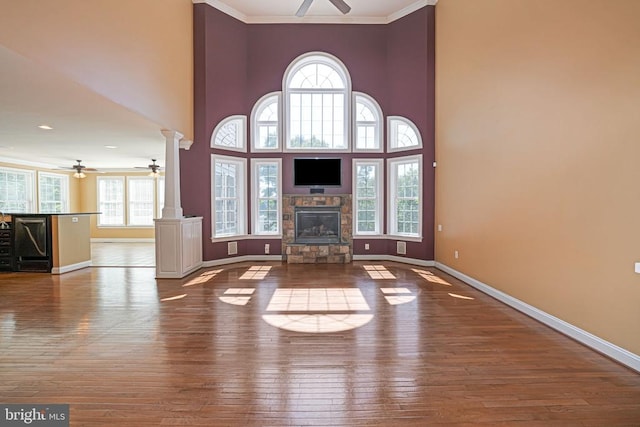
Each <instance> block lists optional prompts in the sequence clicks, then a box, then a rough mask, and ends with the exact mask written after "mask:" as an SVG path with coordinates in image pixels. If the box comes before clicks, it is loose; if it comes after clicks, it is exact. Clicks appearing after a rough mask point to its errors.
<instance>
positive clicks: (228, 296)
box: [218, 288, 256, 305]
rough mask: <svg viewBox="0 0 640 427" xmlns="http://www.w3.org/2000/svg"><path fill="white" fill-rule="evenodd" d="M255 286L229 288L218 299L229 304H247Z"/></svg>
mask: <svg viewBox="0 0 640 427" xmlns="http://www.w3.org/2000/svg"><path fill="white" fill-rule="evenodd" d="M255 291H256V288H229V289H227V290H226V291H224V295H222V296H220V297H218V299H219V300H220V301H222V302H224V303H227V304H231V305H247V304H249V301H250V300H251V295H253V293H254V292H255Z"/></svg>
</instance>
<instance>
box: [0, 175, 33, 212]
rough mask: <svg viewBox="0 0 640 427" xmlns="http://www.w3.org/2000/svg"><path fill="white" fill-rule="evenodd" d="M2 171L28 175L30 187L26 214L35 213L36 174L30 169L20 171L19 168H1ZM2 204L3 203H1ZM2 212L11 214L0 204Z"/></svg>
mask: <svg viewBox="0 0 640 427" xmlns="http://www.w3.org/2000/svg"><path fill="white" fill-rule="evenodd" d="M0 171H6V172H11V173H16V174H18V173H20V174H24V175H27V176H28V177H29V181H30V182H29V184H30V185H29V186H28V189H27V193H28V194H27V200H26V205H25V209H26V210H25V212H24V213H31V212H35V205H36V203H35V202H36V200H35V195H36V181H35V172H34V171H32V170H29V169H18V168H7V167H0ZM0 203H1V202H0ZM0 211H2V212H4V213H11V212H9V209H7V208H6V207H5V206H2V205H1V204H0ZM14 213H22V212H14Z"/></svg>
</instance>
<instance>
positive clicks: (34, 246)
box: [0, 212, 98, 274]
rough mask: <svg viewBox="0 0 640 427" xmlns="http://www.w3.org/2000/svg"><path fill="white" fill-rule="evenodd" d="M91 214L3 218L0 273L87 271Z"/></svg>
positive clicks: (88, 265) (11, 215)
mask: <svg viewBox="0 0 640 427" xmlns="http://www.w3.org/2000/svg"><path fill="white" fill-rule="evenodd" d="M95 214H98V212H78V213H60V214H26V213H14V214H6V215H5V216H4V218H3V219H1V220H0V222H1V221H4V223H5V224H6V226H4V225H2V224H0V227H3V229H2V235H3V236H4V237H5V239H4V242H5V243H4V245H3V248H2V252H1V253H2V260H1V261H2V262H0V266H1V267H2V270H4V271H31V272H42V273H51V274H62V273H66V272H69V271H74V270H78V269H81V268H85V267H90V266H91V236H90V215H95ZM0 243H1V242H0Z"/></svg>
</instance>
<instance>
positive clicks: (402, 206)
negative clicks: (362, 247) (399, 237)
mask: <svg viewBox="0 0 640 427" xmlns="http://www.w3.org/2000/svg"><path fill="white" fill-rule="evenodd" d="M394 174H395V176H394V180H395V186H394V188H393V192H394V193H395V197H394V200H395V212H394V213H393V214H394V216H395V223H394V224H393V227H394V228H395V230H393V231H392V232H395V233H399V234H407V235H415V236H418V235H419V223H420V221H419V220H420V188H421V187H420V178H419V177H420V175H419V163H418V162H417V161H411V162H405V163H400V164H397V165H396V166H395V168H394Z"/></svg>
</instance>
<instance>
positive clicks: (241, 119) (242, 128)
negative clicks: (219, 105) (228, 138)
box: [210, 115, 247, 153]
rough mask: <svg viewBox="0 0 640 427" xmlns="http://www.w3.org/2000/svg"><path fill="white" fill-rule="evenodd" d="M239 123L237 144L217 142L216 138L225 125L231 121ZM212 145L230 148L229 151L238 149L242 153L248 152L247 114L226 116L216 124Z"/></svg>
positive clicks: (213, 146)
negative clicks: (230, 144)
mask: <svg viewBox="0 0 640 427" xmlns="http://www.w3.org/2000/svg"><path fill="white" fill-rule="evenodd" d="M234 122H235V123H237V124H236V126H237V127H238V129H237V131H238V134H237V135H236V140H235V145H233V146H229V145H219V144H216V139H217V137H218V133H219V132H221V131H222V130H223V129H224V127H225V126H227V125H228V124H230V123H234ZM210 147H211V148H215V149H218V150H228V151H238V152H241V153H246V152H247V116H243V115H233V116H229V117H225V118H224V119H222V120H221V121H220V123H218V124H217V125H216V127H215V128H214V129H213V132H211V141H210Z"/></svg>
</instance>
